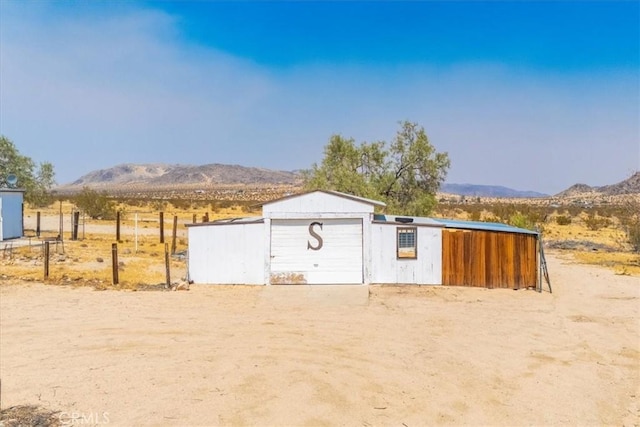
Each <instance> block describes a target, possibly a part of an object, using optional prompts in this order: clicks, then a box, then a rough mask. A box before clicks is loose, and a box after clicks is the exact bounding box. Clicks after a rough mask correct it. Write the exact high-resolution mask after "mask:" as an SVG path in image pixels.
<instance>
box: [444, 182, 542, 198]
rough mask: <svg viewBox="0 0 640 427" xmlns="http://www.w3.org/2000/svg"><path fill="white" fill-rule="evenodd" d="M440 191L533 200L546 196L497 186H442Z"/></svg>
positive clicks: (472, 195) (463, 194)
mask: <svg viewBox="0 0 640 427" xmlns="http://www.w3.org/2000/svg"><path fill="white" fill-rule="evenodd" d="M440 191H441V192H442V193H449V194H457V195H459V196H471V197H507V198H533V197H547V196H548V195H547V194H543V193H538V192H536V191H521V190H514V189H512V188H507V187H502V186H499V185H474V184H443V185H442V186H441V187H440Z"/></svg>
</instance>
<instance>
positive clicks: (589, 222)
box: [584, 212, 611, 231]
mask: <svg viewBox="0 0 640 427" xmlns="http://www.w3.org/2000/svg"><path fill="white" fill-rule="evenodd" d="M584 223H585V225H586V226H587V228H588V229H589V230H593V231H598V230H600V229H601V228H604V227H608V226H610V225H611V220H610V219H609V218H604V217H601V216H599V215H597V214H595V213H593V212H591V213H589V215H587V218H586V219H585V220H584Z"/></svg>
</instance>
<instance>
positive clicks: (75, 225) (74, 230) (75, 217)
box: [71, 211, 80, 240]
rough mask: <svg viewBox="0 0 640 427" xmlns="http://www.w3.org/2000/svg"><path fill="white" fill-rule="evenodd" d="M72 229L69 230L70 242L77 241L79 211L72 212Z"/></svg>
mask: <svg viewBox="0 0 640 427" xmlns="http://www.w3.org/2000/svg"><path fill="white" fill-rule="evenodd" d="M72 219H73V221H72V222H73V228H72V229H71V230H72V231H71V240H78V223H79V222H80V211H74V212H73V218H72Z"/></svg>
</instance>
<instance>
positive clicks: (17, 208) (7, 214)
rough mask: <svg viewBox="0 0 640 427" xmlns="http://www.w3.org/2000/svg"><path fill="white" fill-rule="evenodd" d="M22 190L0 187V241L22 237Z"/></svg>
mask: <svg viewBox="0 0 640 427" xmlns="http://www.w3.org/2000/svg"><path fill="white" fill-rule="evenodd" d="M23 201H24V190H18V189H13V188H0V241H2V240H8V239H15V238H18V237H22V235H23V231H24V220H23Z"/></svg>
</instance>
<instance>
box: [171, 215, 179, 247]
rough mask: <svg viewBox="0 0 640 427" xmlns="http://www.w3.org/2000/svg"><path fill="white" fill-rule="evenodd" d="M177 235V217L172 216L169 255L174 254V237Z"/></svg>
mask: <svg viewBox="0 0 640 427" xmlns="http://www.w3.org/2000/svg"><path fill="white" fill-rule="evenodd" d="M177 234H178V215H174V216H173V231H172V233H171V255H175V254H176V237H177Z"/></svg>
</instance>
